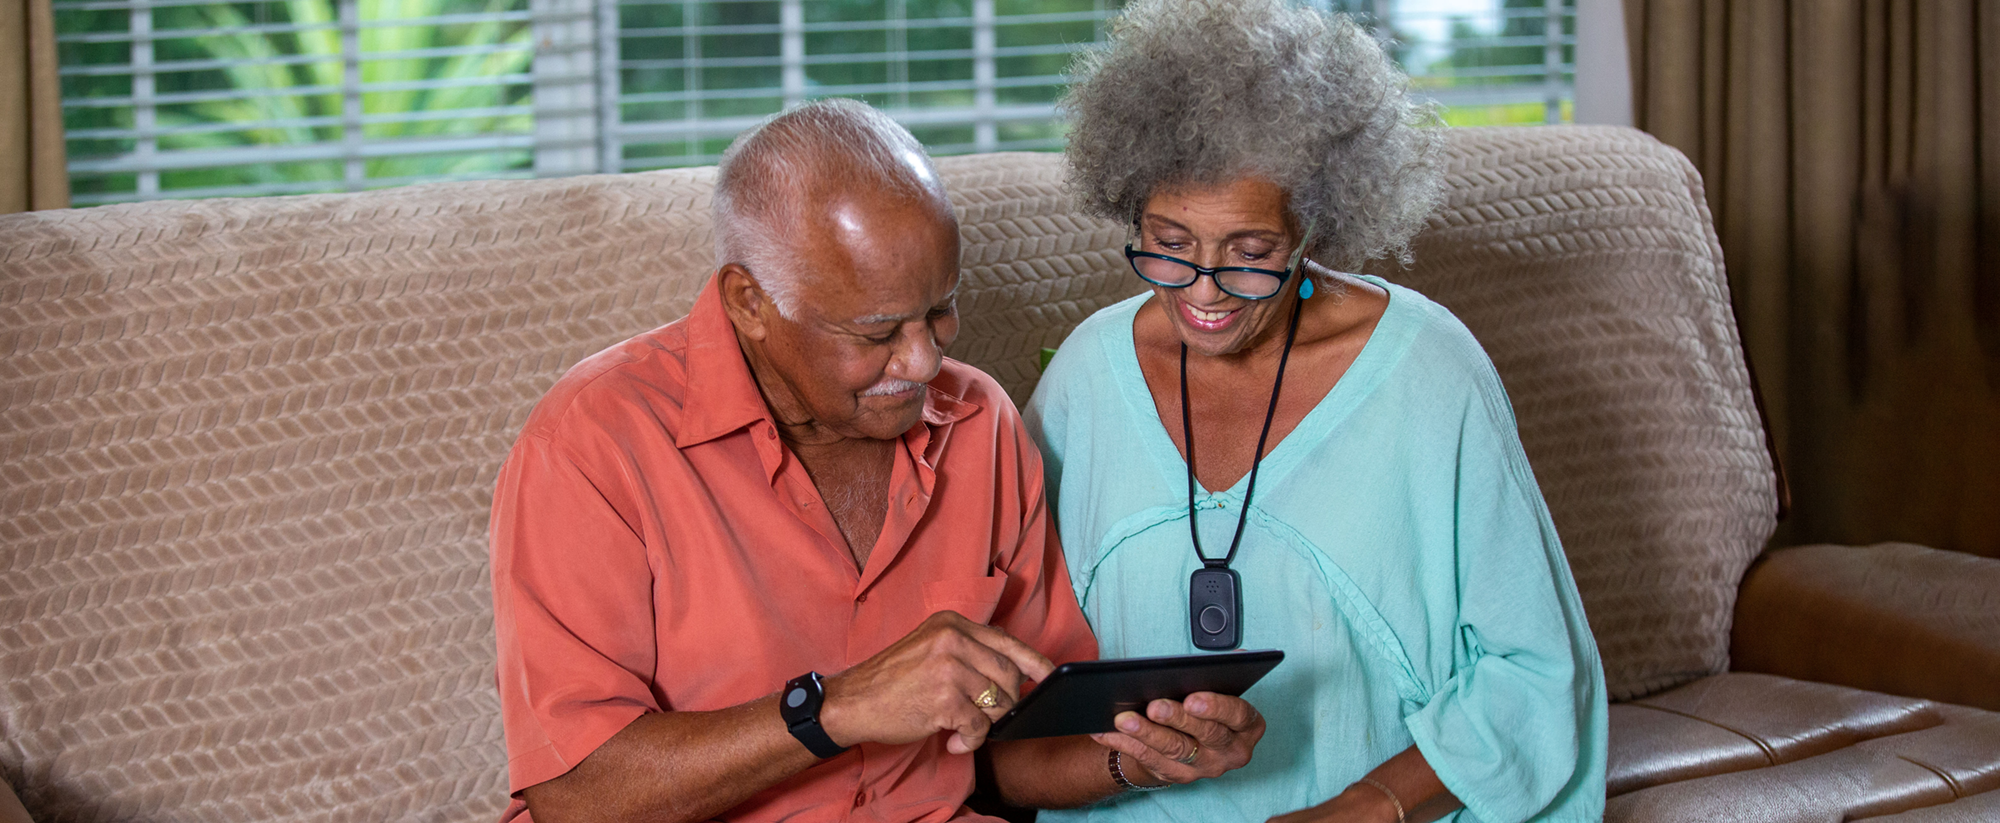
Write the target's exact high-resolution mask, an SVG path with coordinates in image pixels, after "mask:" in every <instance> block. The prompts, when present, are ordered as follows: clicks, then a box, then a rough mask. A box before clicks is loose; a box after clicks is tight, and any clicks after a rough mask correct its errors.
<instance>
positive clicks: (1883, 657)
mask: <svg viewBox="0 0 2000 823" xmlns="http://www.w3.org/2000/svg"><path fill="white" fill-rule="evenodd" d="M1730 658H1731V660H1730V668H1731V669H1733V670H1735V671H1748V672H1764V673H1768V674H1777V675H1783V676H1785V677H1791V678H1796V679H1799V680H1814V681H1819V682H1823V683H1836V684H1839V685H1843V686H1852V687H1854V688H1859V689H1868V690H1870V691H1879V692H1888V693H1890V694H1901V695H1908V696H1911V697H1923V698H1929V699H1932V700H1941V701H1945V702H1949V703H1960V704H1964V705H1970V706H1979V707H1982V708H1987V709H2000V560H1996V559H1992V558H1985V557H1977V556H1974V555H1970V554H1962V553H1959V552H1948V551H1939V550H1937V549H1932V548H1926V547H1924V546H1915V545H1911V544H1908V543H1879V544H1876V545H1873V546H1827V545H1819V546H1794V547H1792V548H1787V549H1779V550H1777V551H1773V552H1769V553H1767V554H1766V555H1765V556H1764V558H1763V559H1762V560H1760V561H1759V562H1758V563H1757V565H1756V566H1753V567H1752V568H1751V569H1750V573H1749V574H1747V575H1745V576H1744V578H1743V589H1742V592H1741V593H1740V594H1739V596H1738V598H1737V601H1736V626H1735V629H1734V630H1733V632H1732V634H1731V637H1730Z"/></svg>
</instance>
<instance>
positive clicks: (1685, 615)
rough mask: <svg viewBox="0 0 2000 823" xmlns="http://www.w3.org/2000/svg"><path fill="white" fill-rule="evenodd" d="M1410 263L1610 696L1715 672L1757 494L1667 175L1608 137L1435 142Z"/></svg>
mask: <svg viewBox="0 0 2000 823" xmlns="http://www.w3.org/2000/svg"><path fill="white" fill-rule="evenodd" d="M1452 149H1453V150H1452V152H1451V154H1450V158H1449V165H1448V167H1447V179H1448V182H1449V184H1450V186H1449V193H1448V195H1447V197H1448V199H1447V202H1446V204H1445V207H1444V209H1443V210H1442V211H1441V212H1439V213H1438V214H1437V215H1436V216H1435V217H1433V218H1432V219H1431V222H1430V226H1429V228H1427V229H1426V230H1425V231H1424V233H1423V234H1421V235H1419V236H1418V238H1417V241H1416V246H1415V265H1414V267H1412V268H1410V269H1407V270H1402V269H1399V268H1397V267H1395V266H1393V265H1388V266H1380V267H1377V269H1376V270H1378V271H1379V272H1380V273H1381V274H1383V275H1384V276H1386V277H1388V278H1389V279H1391V280H1395V281H1397V282H1400V283H1403V284H1405V285H1408V286H1411V287H1413V288H1415V289H1417V290H1418V291H1421V292H1423V293H1425V294H1426V295H1429V296H1430V297H1431V298H1433V299H1435V300H1437V301H1438V302H1440V303H1442V304H1444V305H1445V306H1447V307H1449V308H1450V309H1451V310H1452V311H1453V312H1454V313H1456V314H1457V315H1458V316H1459V318H1461V319H1462V320H1464V321H1465V325H1466V326H1467V327H1468V328H1470V329H1471V330H1472V333H1473V334H1474V335H1475V336H1477V337H1478V338H1479V342H1480V343H1481V344H1482V345H1484V346H1485V347H1486V351H1487V353H1488V354H1489V355H1491V356H1492V358H1493V364H1494V366H1495V367H1497V368H1498V369H1499V372H1500V377H1501V379H1502V381H1503V382H1505V384H1506V387H1507V393H1508V396H1509V397H1510V398H1511V399H1512V400H1513V403H1514V411H1515V416H1516V418H1517V419H1518V420H1519V424H1520V430H1521V442H1522V444H1523V446H1525V447H1526V449H1527V453H1528V460H1529V462H1530V463H1531V464H1532V465H1533V466H1534V470H1535V479H1536V481H1537V482H1539V483H1540V485H1541V488H1542V494H1543V496H1544V497H1545V498H1546V499H1547V500H1548V505H1549V512H1550V514H1552V515H1553V516H1554V519H1555V524H1556V531H1557V532H1558V533H1560V534H1561V536H1562V541H1563V549H1564V551H1565V552H1566V553H1567V554H1568V555H1569V561H1570V566H1571V568H1572V569H1573V570H1574V571H1575V573H1576V583H1577V588H1578V589H1579V590H1580V591H1581V592H1582V595H1583V604H1584V612H1585V613H1586V614H1587V615H1588V616H1589V618H1590V627H1591V631H1592V632H1593V633H1594V634H1595V635H1596V637H1597V644H1598V648H1599V649H1600V651H1601V652H1602V654H1603V657H1604V675H1605V683H1606V687H1607V688H1608V690H1609V691H1610V693H1611V696H1612V698H1613V699H1624V698H1631V697H1638V696H1640V695H1644V694H1648V693H1651V692H1655V691H1659V690H1661V689H1665V688H1668V687H1670V686H1674V685H1677V684H1680V683H1684V682H1688V681H1690V680H1693V679H1695V678H1698V677H1702V676H1704V675H1709V674H1715V673H1719V672H1721V671H1723V670H1724V669H1726V668H1727V667H1728V663H1729V625H1730V619H1731V613H1732V609H1733V607H1734V604H1735V602H1736V584H1737V581H1738V580H1739V579H1741V576H1742V573H1743V570H1744V568H1745V567H1747V566H1748V565H1749V564H1750V561H1751V559H1752V558H1755V557H1756V556H1757V553H1758V552H1759V551H1760V550H1762V549H1763V546H1764V541H1765V540H1766V539H1767V538H1768V537H1769V536H1770V534H1771V530H1772V529H1773V528H1774V526H1775V524H1776V509H1777V496H1776V485H1775V483H1776V481H1775V479H1774V476H1773V474H1772V469H1771V461H1770V456H1769V454H1768V453H1767V452H1766V451H1765V445H1764V430H1763V427H1762V425H1761V424H1760V422H1759V420H1758V416H1757V411H1756V405H1755V402H1754V399H1753V398H1752V396H1751V392H1750V382H1749V378H1748V374H1747V372H1746V370H1745V367H1744V364H1743V357H1742V352H1741V346H1740V345H1739V343H1738V340H1737V332H1736V321H1735V315H1734V314H1733V313H1732V311H1731V309H1730V303H1729V284H1728V282H1727V280H1726V279H1725V278H1724V276H1723V267H1722V250H1721V247H1720V246H1719V245H1718V244H1717V242H1716V237H1715V232H1714V230H1713V229H1712V228H1711V226H1710V222H1709V214H1708V207H1707V205H1706V203H1705V201H1704V200H1703V199H1702V197H1703V195H1702V188H1701V179H1700V177H1699V176H1697V174H1696V172H1695V170H1694V167H1693V166H1691V165H1689V163H1688V161H1687V159H1686V158H1684V157H1682V156H1681V155H1680V154H1679V153H1678V152H1675V151H1674V150H1673V149H1671V148H1669V147H1667V146H1666V145H1664V144H1662V143H1660V142H1659V141H1657V140H1654V139H1653V138H1652V137H1649V136H1647V135H1645V134H1643V133H1641V132H1638V131H1634V130H1631V129H1618V128H1609V127H1585V126H1574V127H1553V126H1552V127H1538V128H1533V129H1518V128H1516V129H1506V128H1497V129H1454V130H1453V131H1452Z"/></svg>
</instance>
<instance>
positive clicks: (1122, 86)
mask: <svg viewBox="0 0 2000 823" xmlns="http://www.w3.org/2000/svg"><path fill="white" fill-rule="evenodd" d="M1072 72H1073V75H1074V77H1073V85H1072V86H1071V88H1070V91H1069V94H1068V95H1067V96H1066V97H1064V98H1063V101H1062V104H1061V105H1062V108H1063V110H1064V111H1065V113H1067V114H1068V115H1069V117H1070V119H1071V125H1070V132H1069V149H1068V152H1067V155H1066V156H1067V158H1068V162H1069V167H1070V184H1071V186H1072V188H1073V189H1074V191H1075V193H1076V196H1077V199H1078V201H1079V205H1080V206H1081V207H1082V208H1083V209H1084V210H1085V211H1086V212H1089V213H1091V214H1094V215H1097V216H1100V217H1109V218H1111V219H1114V220H1118V221H1120V222H1122V223H1124V224H1125V225H1128V226H1129V225H1132V224H1133V223H1135V222H1137V220H1138V219H1139V216H1140V214H1141V213H1142V212H1143V210H1144V209H1145V206H1146V202H1147V200H1149V199H1150V198H1151V197H1152V196H1153V194H1154V193H1155V192H1156V191H1161V190H1171V189H1174V188H1178V187H1182V186H1210V185H1216V184H1221V183H1227V182H1229V181H1231V180H1233V179H1236V178H1238V177H1241V176H1243V175H1246V174H1254V175H1261V176H1263V177H1266V178H1269V179H1270V180H1271V181H1272V182H1274V183H1276V184H1277V185H1278V186H1279V187H1280V188H1282V189H1284V190H1285V192H1286V193H1287V194H1288V195H1289V198H1290V206H1289V208H1290V210H1291V215H1290V217H1291V218H1292V219H1293V220H1294V221H1296V227H1297V229H1298V230H1303V229H1304V228H1305V227H1306V226H1307V225H1308V224H1311V225H1314V226H1315V227H1316V230H1315V234H1314V239H1313V242H1312V244H1311V248H1309V249H1307V253H1308V254H1310V255H1311V256H1312V257H1314V258H1315V259H1317V260H1319V261H1320V262H1322V263H1325V264H1327V265H1329V266H1334V267H1337V268H1350V267H1353V266H1358V265H1360V264H1361V263H1362V262H1363V261H1366V260H1370V259H1374V258H1377V257H1383V256H1389V255H1394V256H1396V257H1398V258H1399V259H1403V260H1405V261H1407V259H1408V256H1409V241H1410V237H1411V236H1412V235H1414V234H1416V232H1417V230H1418V229H1420V228H1422V227H1423V224H1424V219H1425V218H1426V217H1427V216H1429V215H1430V213H1431V212H1432V211H1433V210H1434V209H1435V208H1436V207H1437V204H1438V202H1439V199H1440V196H1441V187H1440V175H1441V167H1440V165H1441V154H1442V147H1443V134H1442V130H1441V126H1440V124H1439V122H1438V117H1437V115H1436V113H1435V108H1434V107H1433V106H1430V105H1427V104H1422V103H1419V102H1417V101H1415V100H1413V99H1412V98H1411V97H1410V96H1409V94H1408V86H1409V78H1407V77H1405V76H1404V75H1403V73H1402V72H1401V71H1400V70H1398V69H1397V68H1396V66H1395V65H1394V64H1393V63H1391V62H1390V60H1389V57H1388V55H1387V54H1385V53H1384V52H1383V50H1382V46H1381V44H1380V43H1378V42H1376V40H1375V38H1374V37H1372V36H1371V35H1369V34H1368V33H1367V32H1366V31H1364V30H1363V29H1362V28H1361V27H1360V26H1358V25H1356V24H1355V23H1354V22H1353V21H1352V20H1349V19H1348V18H1347V17H1346V16H1345V15H1338V14H1332V15H1330V14H1326V13H1324V12H1319V11H1314V10H1311V9H1305V8H1300V7H1298V6H1295V5H1292V4H1291V3H1288V2H1286V0H1139V2H1135V3H1133V4H1132V5H1131V6H1129V7H1128V8H1127V9H1126V10H1125V13H1124V15H1123V16H1122V17H1120V18H1119V19H1118V20H1117V21H1116V22H1115V23H1114V24H1113V26H1112V29H1111V33H1110V38H1109V43H1108V44H1107V45H1106V46H1104V47H1101V48H1099V49H1098V50H1095V51H1092V52H1089V53H1086V54H1085V55H1084V56H1083V57H1082V58H1081V59H1080V60H1079V61H1078V63H1077V65H1076V66H1075V67H1074V68H1073V69H1072Z"/></svg>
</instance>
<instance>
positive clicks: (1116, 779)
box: [1104, 749, 1174, 792]
mask: <svg viewBox="0 0 2000 823" xmlns="http://www.w3.org/2000/svg"><path fill="white" fill-rule="evenodd" d="M1122 754H1123V752H1120V751H1118V750H1117V749H1112V750H1111V753H1110V754H1109V755H1106V756H1105V758H1104V762H1105V763H1106V764H1107V765H1109V766H1110V767H1111V782H1113V783H1116V784H1118V788H1119V789H1122V790H1124V791H1128V792H1157V791H1159V790H1161V789H1164V788H1166V787H1168V786H1171V785H1174V784H1172V783H1163V784H1161V785H1158V786H1141V785H1139V784H1137V783H1134V782H1132V781H1130V780H1126V779H1125V770H1124V769H1122V768H1119V762H1120V761H1121V760H1122V759H1123V758H1122V757H1121V756H1120V755H1122Z"/></svg>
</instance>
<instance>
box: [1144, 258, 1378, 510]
mask: <svg viewBox="0 0 2000 823" xmlns="http://www.w3.org/2000/svg"><path fill="white" fill-rule="evenodd" d="M1355 276H1356V277H1359V278H1361V279H1362V280H1365V281H1367V282H1369V283H1372V284H1374V285H1376V286H1379V287H1381V289H1382V290H1383V291H1384V292H1387V293H1388V296H1389V305H1388V306H1386V307H1384V308H1383V309H1382V317H1381V318H1380V319H1378V320H1376V321H1375V328H1374V329H1373V330H1371V331H1370V332H1369V334H1368V339H1367V340H1366V341H1364V342H1363V343H1362V344H1361V351H1360V352H1359V353H1357V354H1355V356H1354V362H1353V363H1350V364H1348V366H1347V371H1346V372H1344V373H1342V374H1341V376H1340V379H1338V380H1335V381H1334V383H1333V388H1330V389H1328V390H1327V392H1326V395H1325V396H1324V397H1321V398H1320V399H1319V402H1318V403H1315V404H1313V407H1312V409H1311V410H1309V411H1307V412H1306V414H1305V416H1304V417H1301V418H1299V422H1298V425H1296V426H1293V427H1292V430H1291V431H1289V432H1286V433H1285V436H1284V437H1282V438H1280V439H1279V440H1278V442H1277V444H1276V445H1273V446H1271V447H1270V450H1269V451H1267V452H1265V454H1264V459H1263V461H1262V464H1263V475H1264V478H1265V481H1264V482H1266V483H1270V484H1277V483H1278V482H1280V481H1281V480H1282V479H1283V478H1284V476H1285V475H1286V474H1289V473H1290V471H1291V469H1292V467H1293V466H1294V465H1296V464H1297V462H1298V460H1299V455H1300V454H1301V453H1302V450H1304V449H1307V448H1308V447H1306V446H1294V445H1293V441H1296V440H1299V439H1300V437H1301V435H1303V436H1304V440H1305V441H1306V442H1307V443H1317V442H1318V441H1320V440H1321V439H1323V438H1324V437H1325V436H1326V434H1327V433H1328V432H1331V431H1332V430H1333V428H1334V427H1335V426H1337V425H1339V424H1340V421H1341V420H1344V419H1346V418H1347V416H1348V414H1350V413H1351V412H1353V411H1354V409H1355V407H1357V406H1359V405H1360V404H1361V400H1362V399H1363V398H1365V397H1367V396H1368V394H1369V392H1370V391H1372V390H1373V389H1374V387H1375V386H1376V385H1377V384H1378V383H1380V382H1381V379H1382V375H1383V372H1384V369H1383V366H1385V365H1387V363H1386V362H1384V361H1385V359H1393V358H1392V357H1390V355H1389V354H1387V349H1388V348H1389V347H1390V344H1389V343H1387V342H1385V341H1386V340H1387V339H1389V338H1393V337H1402V336H1404V335H1403V334H1402V330H1401V326H1402V325H1403V321H1402V318H1401V316H1400V315H1401V314H1402V312H1403V304H1404V303H1406V302H1407V301H1405V300H1403V299H1401V298H1400V297H1399V296H1398V295H1397V294H1396V287H1394V286H1392V285H1390V284H1389V282H1388V281H1385V280H1383V279H1381V278H1379V277H1374V276H1372V275H1366V274H1362V275H1355ZM1151 299H1153V295H1152V293H1151V292H1147V293H1145V294H1141V295H1139V296H1138V297H1137V298H1135V299H1133V300H1132V301H1130V306H1131V308H1130V312H1129V316H1127V317H1126V318H1124V319H1123V320H1122V321H1121V322H1118V323H1116V324H1114V326H1115V327H1116V328H1117V330H1118V331H1117V335H1116V337H1114V338H1112V339H1111V341H1110V342H1111V343H1112V344H1113V346H1114V347H1115V348H1117V351H1116V352H1113V353H1112V354H1111V362H1113V363H1115V364H1117V366H1118V368H1117V369H1116V371H1117V384H1118V387H1119V390H1120V393H1121V394H1123V395H1124V399H1125V402H1126V403H1127V404H1128V405H1130V406H1132V407H1133V410H1134V411H1135V413H1136V414H1137V415H1138V419H1139V420H1140V422H1141V424H1142V425H1143V424H1146V423H1150V424H1151V425H1150V426H1149V427H1148V428H1150V429H1151V431H1149V432H1148V433H1146V434H1144V435H1141V438H1142V440H1143V441H1144V446H1143V448H1145V449H1146V451H1148V452H1150V453H1152V454H1153V456H1154V457H1155V458H1157V459H1158V460H1159V461H1160V463H1161V470H1162V472H1163V473H1167V474H1172V475H1173V476H1175V477H1180V476H1184V475H1186V473H1187V468H1188V466H1187V459H1186V458H1185V457H1183V456H1182V455H1181V450H1180V448H1179V447H1177V446H1175V445H1174V440H1173V436H1172V435H1170V434H1168V432H1167V424H1166V421H1165V420H1163V419H1161V417H1160V409H1159V407H1158V406H1157V405H1155V404H1154V403H1153V393H1152V389H1151V387H1150V386H1148V385H1147V383H1146V372H1145V370H1144V369H1143V368H1141V367H1140V366H1139V348H1138V342H1137V338H1136V337H1135V336H1134V334H1133V331H1132V325H1133V323H1134V322H1135V321H1137V319H1138V316H1139V309H1140V308H1142V307H1144V306H1145V305H1146V301H1148V300H1151ZM1384 332H1392V333H1391V334H1386V335H1385V334H1384ZM1253 465H1254V464H1253ZM1250 475H1251V472H1244V473H1243V476H1241V477H1238V478H1236V482H1235V483H1234V484H1233V485H1231V486H1230V487H1229V488H1227V489H1223V490H1221V491H1219V492H1218V491H1212V490H1210V489H1209V488H1208V487H1207V486H1204V485H1202V483H1201V481H1200V480H1199V479H1197V480H1195V481H1194V482H1195V496H1196V497H1197V498H1200V499H1203V500H1207V499H1210V498H1214V497H1218V496H1226V497H1231V498H1235V499H1241V498H1242V496H1243V489H1244V486H1245V485H1246V484H1248V483H1249V482H1250Z"/></svg>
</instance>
